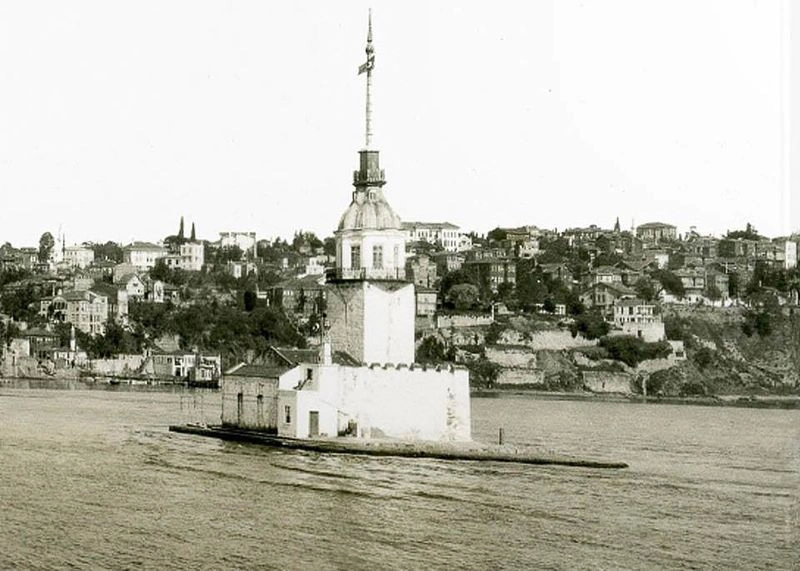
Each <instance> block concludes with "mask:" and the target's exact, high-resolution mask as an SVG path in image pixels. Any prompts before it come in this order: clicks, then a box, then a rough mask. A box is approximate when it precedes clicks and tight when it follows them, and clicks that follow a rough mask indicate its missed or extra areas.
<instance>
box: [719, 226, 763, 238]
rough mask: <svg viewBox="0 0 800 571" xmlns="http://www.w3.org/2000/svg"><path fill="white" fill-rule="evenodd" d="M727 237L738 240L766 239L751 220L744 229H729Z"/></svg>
mask: <svg viewBox="0 0 800 571" xmlns="http://www.w3.org/2000/svg"><path fill="white" fill-rule="evenodd" d="M726 237H727V238H730V239H731V240H737V239H741V240H763V239H764V237H763V236H761V235H760V234H759V233H758V230H756V228H755V226H753V225H752V224H750V223H749V222H748V223H747V225H746V226H745V229H744V230H734V231H732V232H731V231H728V233H727V235H726Z"/></svg>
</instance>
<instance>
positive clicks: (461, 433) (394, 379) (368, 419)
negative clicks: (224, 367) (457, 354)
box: [278, 365, 471, 441]
mask: <svg viewBox="0 0 800 571" xmlns="http://www.w3.org/2000/svg"><path fill="white" fill-rule="evenodd" d="M309 367H311V368H313V374H312V376H313V380H312V381H310V382H307V383H306V384H305V385H304V386H303V388H302V390H298V391H295V390H292V386H290V383H289V382H284V381H282V382H281V385H280V389H281V390H280V391H279V397H278V417H279V418H278V421H279V422H278V434H280V435H281V436H289V437H298V438H305V437H307V436H308V435H309V412H310V411H317V412H318V413H319V431H320V435H328V436H335V435H337V434H338V433H339V432H341V431H343V430H345V429H346V428H347V426H348V423H349V422H350V421H354V422H355V423H356V425H357V427H358V436H362V437H367V438H382V437H388V438H401V439H410V440H416V439H421V440H445V441H469V440H470V439H471V415H470V400H469V373H468V372H467V371H466V370H463V369H449V370H447V369H445V370H440V371H436V370H434V369H428V370H422V369H421V368H415V369H409V368H408V367H405V366H402V367H385V368H384V367H342V366H339V365H327V366H326V365H312V366H309ZM286 406H290V407H291V413H292V414H291V422H290V423H286V422H284V421H285V418H283V416H284V411H285V407H286Z"/></svg>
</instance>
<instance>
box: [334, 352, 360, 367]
mask: <svg viewBox="0 0 800 571" xmlns="http://www.w3.org/2000/svg"><path fill="white" fill-rule="evenodd" d="M333 362H334V363H335V364H337V365H342V366H345V367H359V366H361V365H362V364H363V363H361V362H360V361H359V360H358V359H356V358H355V357H353V356H352V355H351V354H350V353H348V352H347V351H334V352H333Z"/></svg>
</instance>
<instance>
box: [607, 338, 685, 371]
mask: <svg viewBox="0 0 800 571" xmlns="http://www.w3.org/2000/svg"><path fill="white" fill-rule="evenodd" d="M600 346H601V347H602V348H604V349H605V350H606V351H608V355H609V357H611V358H612V359H614V360H615V361H622V362H623V363H625V364H626V365H628V366H629V367H635V366H636V365H638V364H639V363H641V362H642V361H647V360H648V359H663V358H666V357H668V356H669V354H670V353H672V347H671V346H670V344H669V343H667V342H666V341H658V342H656V343H647V342H645V341H643V340H642V339H640V338H638V337H633V336H632V335H614V336H613V337H603V338H602V339H600Z"/></svg>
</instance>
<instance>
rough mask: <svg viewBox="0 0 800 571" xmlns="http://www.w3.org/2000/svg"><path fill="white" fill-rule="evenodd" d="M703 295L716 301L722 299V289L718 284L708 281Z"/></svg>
mask: <svg viewBox="0 0 800 571" xmlns="http://www.w3.org/2000/svg"><path fill="white" fill-rule="evenodd" d="M703 295H705V296H706V297H707V298H708V299H709V300H711V302H712V303H716V302H718V301H719V300H721V299H722V291H721V290H720V289H719V288H718V287H717V285H716V284H713V283H708V284H706V288H705V290H704V291H703Z"/></svg>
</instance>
